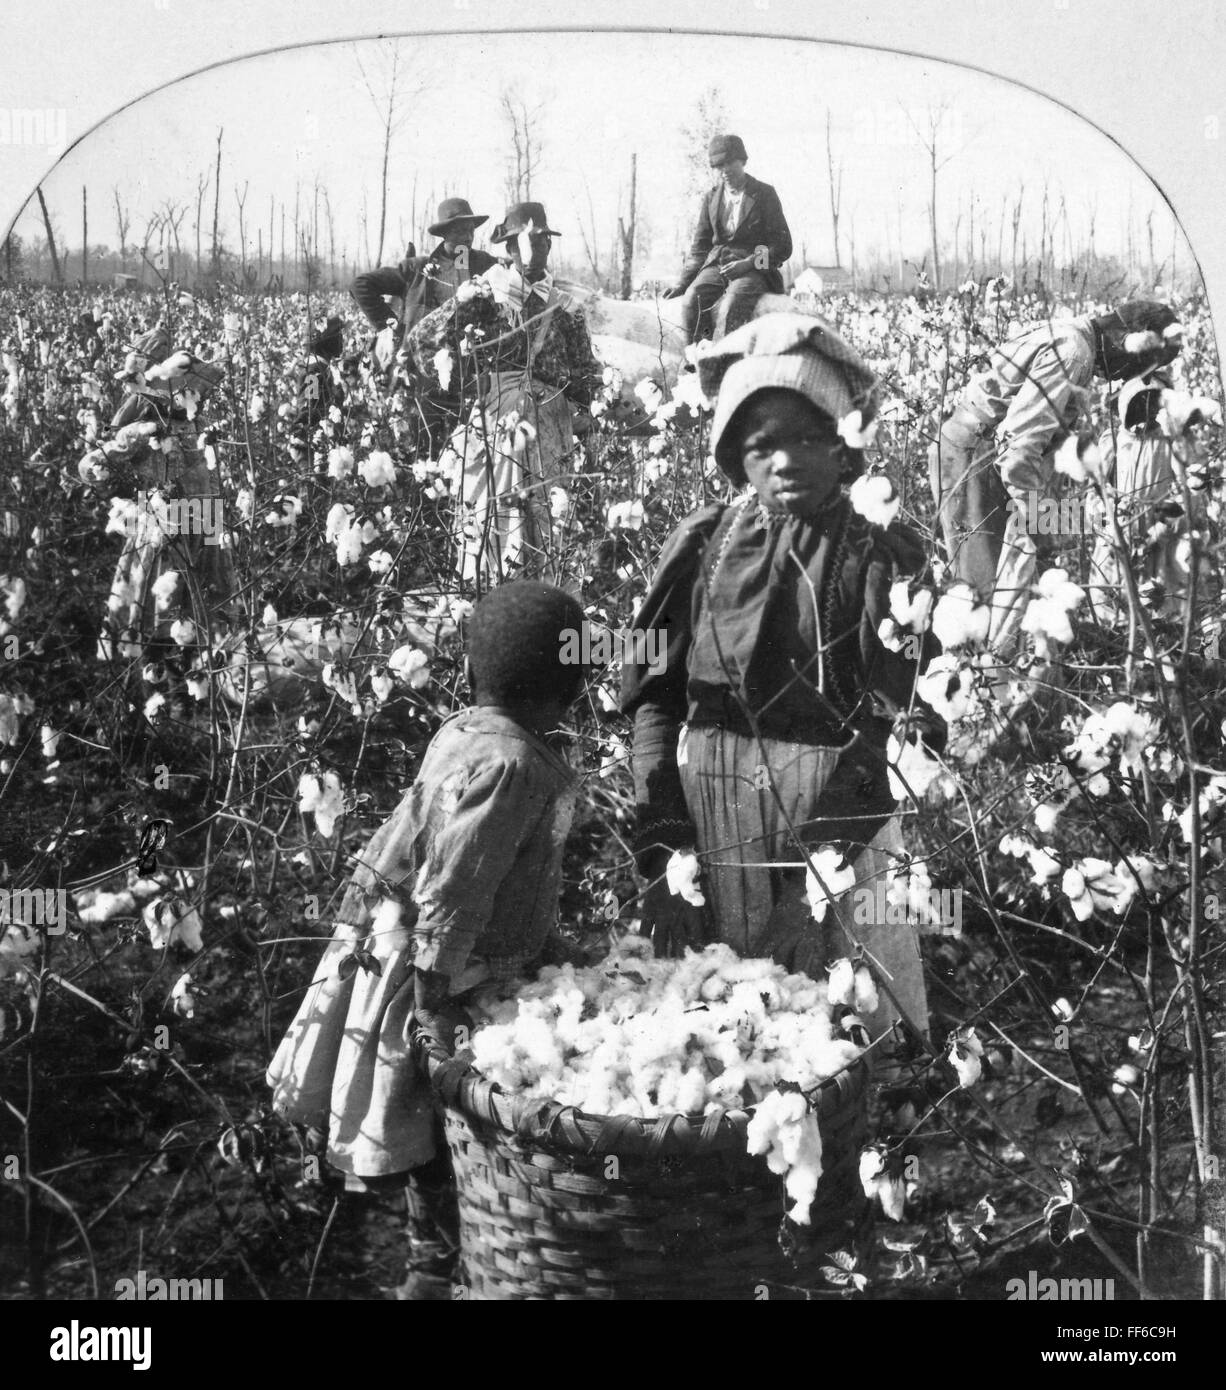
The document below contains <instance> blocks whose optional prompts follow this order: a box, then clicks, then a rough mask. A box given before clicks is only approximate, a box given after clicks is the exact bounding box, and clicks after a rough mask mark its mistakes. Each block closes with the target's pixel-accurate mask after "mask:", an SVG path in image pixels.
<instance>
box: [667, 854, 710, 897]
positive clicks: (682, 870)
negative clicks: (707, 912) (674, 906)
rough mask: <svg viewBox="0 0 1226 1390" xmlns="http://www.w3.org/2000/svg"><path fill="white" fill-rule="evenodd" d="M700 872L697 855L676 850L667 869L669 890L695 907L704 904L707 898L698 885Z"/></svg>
mask: <svg viewBox="0 0 1226 1390" xmlns="http://www.w3.org/2000/svg"><path fill="white" fill-rule="evenodd" d="M700 872H701V871H700V868H699V864H698V856H697V855H695V854H693V853H685V854H682V853H681V852H680V851H676V852H674V853H673V855H672V856H671V857H670V859H669V861H668V864H667V866H666V869H665V874H666V877H667V881H668V891H669V892H670V893H672V894H674V895H675V896H677V897H680V898H683V899H684V900H685V901H686V902H687V903H690V904H691V905H692V906H694V907H702V906H704V904H705V903H706V901H707V900H706V898H705V897H703V894H702V890H701V889H700V888H699V887H698V879H699V875H700Z"/></svg>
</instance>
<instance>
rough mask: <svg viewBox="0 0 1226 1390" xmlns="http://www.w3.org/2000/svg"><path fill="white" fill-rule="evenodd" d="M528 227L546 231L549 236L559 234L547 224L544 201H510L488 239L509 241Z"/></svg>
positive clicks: (559, 234)
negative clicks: (503, 215) (504, 214)
mask: <svg viewBox="0 0 1226 1390" xmlns="http://www.w3.org/2000/svg"><path fill="white" fill-rule="evenodd" d="M529 227H532V228H534V229H535V230H536V231H538V232H548V233H549V235H550V236H561V233H560V232H555V231H554V229H553V228H552V227H551V226H550V225H549V219H548V218H547V217H546V216H545V205H544V203H512V204H511V206H510V207H509V208H507V211H506V216H505V217H504V218H503V219H502V221H501V222H499V224H498V225H497V226H496V227H495V228H494V230H493V231H492V232H491V233H490V240H491V241H510V239H511V238H512V237H514V236H518V235H519V234H520V232H524V231H527V230H528V228H529Z"/></svg>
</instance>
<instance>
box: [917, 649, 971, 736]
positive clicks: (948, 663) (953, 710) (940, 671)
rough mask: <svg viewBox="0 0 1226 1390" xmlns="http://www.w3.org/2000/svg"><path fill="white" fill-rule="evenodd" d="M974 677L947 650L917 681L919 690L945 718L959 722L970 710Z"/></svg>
mask: <svg viewBox="0 0 1226 1390" xmlns="http://www.w3.org/2000/svg"><path fill="white" fill-rule="evenodd" d="M974 680H975V678H974V674H973V672H972V671H970V670H969V669H968V668H966V667H964V666H962V665H961V663H960V661H959V659H958V657H956V656H953V655H951V654H949V653H945V654H943V655H941V656H938V657H936V658H935V659H934V660H933V661H931V662H930V663H929V664H928V667H927V669H926V670H925V671H924V673H923V675H921V676H920V677H919V680H918V681H917V682H916V693H917V694H918V695H919V697H920V699H921V700H923V701H924V703H925V704H927V705H929V706H930V707H931V709H932V710H933V711H934V712H935V713H937V714H939V715H940V716H941V718H942V719H945V720H947V721H948V722H949V723H951V724H956V723H957V722H958V721H959V720H960V719H962V718H964V717H965V716H966V714H967V712H968V711H969V709H970V706H971V695H972V691H973V688H974Z"/></svg>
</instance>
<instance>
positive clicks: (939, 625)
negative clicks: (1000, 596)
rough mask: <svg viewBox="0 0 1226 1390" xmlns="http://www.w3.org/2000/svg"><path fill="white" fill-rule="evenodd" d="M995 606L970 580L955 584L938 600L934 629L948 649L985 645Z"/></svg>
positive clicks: (943, 645)
mask: <svg viewBox="0 0 1226 1390" xmlns="http://www.w3.org/2000/svg"><path fill="white" fill-rule="evenodd" d="M991 622H992V610H991V609H990V608H989V607H988V606H987V604H986V603H983V602H981V601H980V599H979V597H978V595H977V594H976V593H975V591H974V590H973V589H972V588H971V586H970V585H969V584H963V583H956V584H952V585H951V586H950V587H949V589H948V590H947V591H946V592H945V593H943V594H942V595H941V597H940V599H939V600H938V602H937V605H936V608H935V609H934V610H933V614H932V630H933V633H934V634H935V635H936V638H937V640H938V641H939V642H940V644H941V646H942V647H943V648H945V649H946V650H948V649H950V648H957V647H973V646H982V645H983V644H984V643H985V642H986V641H987V640H988V630H989V628H990V626H991Z"/></svg>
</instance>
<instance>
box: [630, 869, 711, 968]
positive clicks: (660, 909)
mask: <svg viewBox="0 0 1226 1390" xmlns="http://www.w3.org/2000/svg"><path fill="white" fill-rule="evenodd" d="M671 853H672V852H671V851H670V850H667V849H665V850H658V851H656V852H655V853H654V854H652V855H651V856H650V857H649V858H648V859H647V860H646V861H645V863H644V864H643V866H642V873H643V877H644V878H646V879H647V883H648V887H647V890H646V892H645V893H644V894H643V897H642V925H641V927H640V931H641V933H642V935H644V936H650V937H651V943H652V945H653V946H654V947H655V953H656V955H657V956H669V957H675V956H680V955H682V954H683V952H684V951H685V948H686V947H687V946H692V947H694V948H695V949H699V948H701V947H702V945H703V944H704V943H705V941H706V912H705V910H704V909H703V908H701V907H695V906H694V905H693V904H692V903H688V902H686V900H685V899H684V898H683V897H681V896H680V894H678V893H674V892H673V891H672V890H671V889H670V888H669V886H668V879H667V877H666V875H665V870H666V868H667V865H668V861H669V859H670V858H671Z"/></svg>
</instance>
